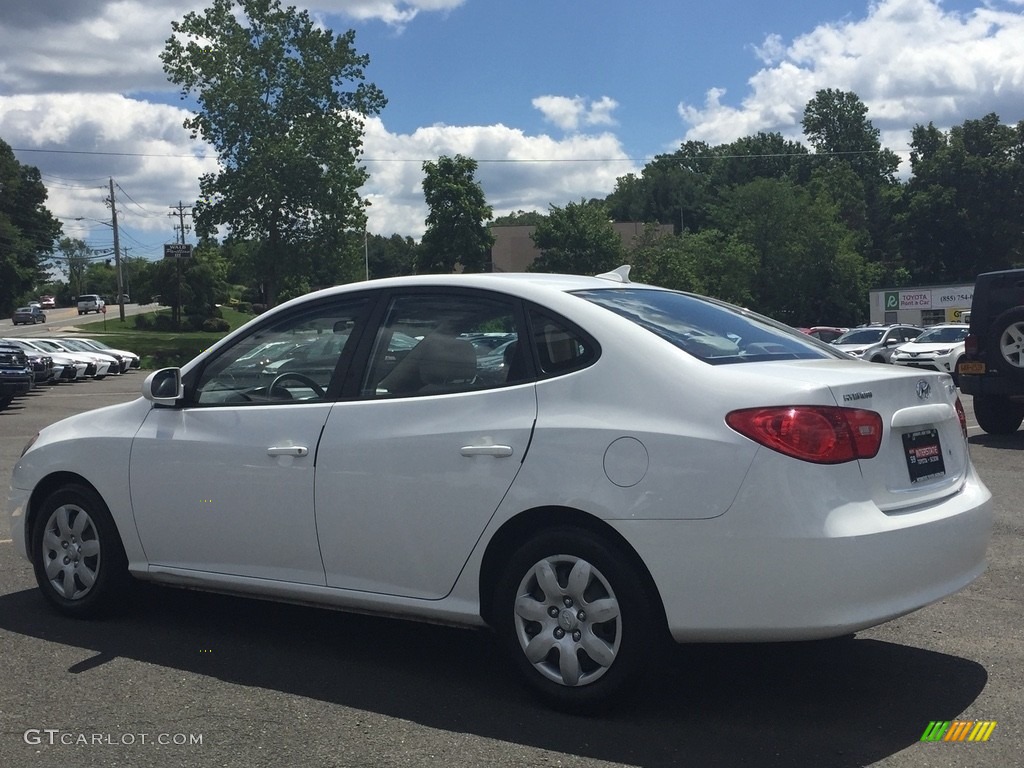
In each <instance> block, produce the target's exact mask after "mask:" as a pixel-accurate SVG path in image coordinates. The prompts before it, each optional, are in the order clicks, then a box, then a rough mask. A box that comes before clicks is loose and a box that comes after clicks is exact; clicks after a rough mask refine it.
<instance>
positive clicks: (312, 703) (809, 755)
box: [0, 373, 1024, 768]
mask: <svg viewBox="0 0 1024 768" xmlns="http://www.w3.org/2000/svg"><path fill="white" fill-rule="evenodd" d="M142 378H143V376H142V374H139V373H132V374H128V375H126V376H122V377H119V378H118V377H115V378H110V379H107V380H105V381H103V382H83V383H80V384H74V385H67V386H64V385H62V386H59V387H57V388H56V389H55V390H51V391H47V392H43V393H40V394H38V395H33V396H31V397H30V398H28V402H23V403H22V404H21V405H18V406H15V408H14V409H13V410H12V411H10V412H2V413H0V433H2V434H3V436H4V439H3V440H0V476H3V477H5V478H6V477H9V475H10V470H11V467H12V465H13V462H14V461H15V460H16V457H17V455H18V453H19V452H20V448H21V445H22V444H23V442H24V441H25V440H27V439H28V437H29V436H30V435H31V434H32V433H33V432H34V431H35V430H36V429H38V428H39V427H40V426H42V425H44V424H45V423H49V422H50V421H53V420H55V419H56V418H58V417H60V416H63V415H65V414H68V413H71V412H74V411H77V410H82V409H84V408H86V407H89V406H92V405H101V404H106V403H108V402H117V401H121V400H124V399H126V398H130V397H134V396H135V394H136V393H137V392H138V388H139V386H140V385H141V382H142ZM964 400H965V406H966V408H967V411H968V416H969V420H970V422H971V425H972V426H971V430H970V434H971V437H970V441H971V452H972V455H973V457H974V460H975V462H976V464H977V465H978V468H979V471H980V472H981V474H982V476H983V477H984V479H985V481H986V483H988V485H989V487H990V488H991V489H992V491H993V493H994V494H995V499H996V518H997V522H996V528H995V533H994V537H993V540H992V545H991V548H990V564H989V569H988V571H987V572H986V574H985V575H984V576H982V577H981V578H980V579H979V580H977V581H976V582H975V583H974V584H972V585H971V586H969V587H968V588H967V589H965V590H964V591H962V592H961V593H959V594H957V595H954V596H953V597H950V598H948V599H946V600H944V601H942V602H940V603H938V604H936V605H933V606H930V607H929V608H926V609H924V610H922V611H919V612H917V613H914V614H912V615H910V616H907V617H904V618H902V619H899V620H897V621H894V622H891V623H889V624H887V625H884V626H882V627H878V628H876V629H873V630H869V631H864V632H860V633H858V634H857V635H856V637H855V638H854V639H846V640H838V641H828V642H821V643H784V644H776V645H760V646H758V645H731V646H730V645H702V646H690V647H685V648H680V649H679V651H678V652H677V653H676V654H675V656H674V657H673V658H672V659H671V660H670V662H669V663H668V665H667V666H666V668H664V669H663V670H662V672H663V675H662V677H661V679H660V680H659V681H658V683H657V684H652V685H651V687H649V688H648V689H647V690H646V691H645V692H644V693H643V695H642V697H641V698H640V700H639V701H638V702H636V703H635V704H632V705H631V706H629V707H625V708H623V709H620V710H618V711H615V712H613V713H611V714H609V715H606V716H604V717H601V718H577V717H570V716H566V715H561V714H557V713H553V712H550V711H548V710H546V709H544V708H542V707H540V706H538V705H537V704H536V703H535V702H534V701H533V700H532V699H531V698H530V697H529V696H528V695H527V694H526V693H524V692H523V691H522V690H521V689H520V687H519V686H518V684H517V683H516V681H515V679H514V677H513V674H512V673H511V671H510V670H508V669H507V664H506V663H505V661H504V657H503V656H502V654H501V652H500V651H499V649H498V648H497V647H496V644H495V643H494V642H493V640H492V639H491V637H490V635H489V634H488V633H486V632H476V631H468V630H458V629H450V628H444V627H434V626H427V625H418V624H411V623H407V622H402V621H396V620H388V619H382V618H369V617H362V616H353V615H346V614H341V613H335V612H331V611H326V610H319V609H312V608H302V607H295V606H284V605H276V604H270V603H261V602H258V601H252V600H245V599H239V598H231V597H224V596H216V595H205V594H199V593H191V592H183V591H175V590H168V589H162V588H154V587H150V588H145V589H143V590H142V594H141V596H140V598H139V599H138V600H136V602H135V604H134V608H133V609H132V610H131V611H130V612H129V613H128V614H126V615H125V616H123V617H120V618H117V619H112V620H108V621H103V622H77V621H72V620H69V619H64V618H61V617H59V616H57V615H55V614H54V613H53V612H52V611H50V610H48V609H47V608H46V606H45V605H44V604H43V601H42V599H41V598H40V597H39V596H38V594H37V592H36V590H35V588H34V581H33V577H32V572H31V569H30V567H29V565H28V563H26V562H24V561H22V560H21V559H20V558H18V557H16V556H15V554H14V552H13V548H12V545H11V544H10V543H9V542H6V541H0V658H2V659H3V665H2V671H0V680H2V681H3V682H2V684H0V723H2V728H0V766H17V767H18V768H35V767H36V766H39V767H40V768H58V766H66V765H68V764H74V765H76V766H81V767H83V768H88V767H92V766H97V767H100V766H102V767H103V768H108V767H110V766H131V767H132V768H145V767H147V766H154V767H158V768H174V767H175V766H204V767H205V766H245V767H246V768H249V767H251V766H303V767H304V768H306V767H308V768H316V767H319V766H351V767H352V768H356V767H357V766H358V767H360V768H363V767H376V766H396V767H397V766H402V767H403V768H404V767H405V766H413V767H431V768H433V767H434V766H457V767H461V766H466V767H470V766H472V767H474V768H475V767H476V766H516V767H519V766H565V767H567V768H573V767H577V766H657V767H660V766H682V765H693V766H726V767H730V766H797V767H798V768H812V767H813V768H820V767H822V766H827V767H829V768H834V767H838V768H846V767H852V766H862V765H878V766H893V767H895V768H924V767H925V766H972V767H973V766H999V767H1000V768H1004V767H1005V766H1011V765H1020V761H1021V758H1020V756H1021V754H1024V724H1022V713H1024V620H1022V617H1024V593H1022V590H1021V584H1022V580H1024V524H1022V522H1021V512H1020V508H1019V499H1020V498H1021V496H1022V495H1024V494H1022V491H1024V487H1022V478H1021V472H1020V467H1021V457H1022V451H1024V431H1022V432H1018V433H1017V434H1016V435H1013V436H1010V437H1003V438H994V437H991V436H988V435H984V434H982V433H981V432H980V430H978V428H977V427H976V426H974V425H973V418H972V412H971V408H970V398H969V397H966V398H964ZM8 525H9V524H8V521H7V520H3V522H2V526H3V527H0V540H2V539H6V538H9V536H7V535H5V534H4V532H5V531H7V530H9V528H8V527H7V526H8ZM225 546H230V542H225ZM882 567H884V564H883V565H882ZM794 578H799V576H798V575H795V576H794ZM684 588H695V589H696V588H699V585H684ZM783 588H784V587H783ZM951 719H970V720H994V721H996V722H997V726H996V728H995V730H994V731H993V733H992V736H991V739H990V740H989V741H988V742H985V743H922V742H920V738H921V735H922V733H923V732H924V729H925V727H926V726H927V725H928V723H929V721H932V720H951ZM161 740H163V741H166V742H168V743H166V744H161V743H159V742H160V741H161ZM197 741H199V742H201V743H197Z"/></svg>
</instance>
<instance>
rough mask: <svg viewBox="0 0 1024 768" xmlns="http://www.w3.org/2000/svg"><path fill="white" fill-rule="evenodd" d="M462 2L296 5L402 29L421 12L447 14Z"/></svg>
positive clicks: (375, 0)
mask: <svg viewBox="0 0 1024 768" xmlns="http://www.w3.org/2000/svg"><path fill="white" fill-rule="evenodd" d="M464 2H465V0H407V2H389V0H315V1H314V2H307V3H297V5H304V6H306V7H308V8H309V9H310V10H311V11H313V12H320V11H322V12H324V13H341V14H344V15H346V16H349V17H350V18H353V19H357V20H360V21H365V20H368V19H380V20H381V21H384V22H386V23H387V24H391V25H392V26H396V27H402V26H404V25H406V24H408V23H409V22H411V21H412V20H413V19H415V18H416V16H418V15H419V13H420V12H421V11H427V12H429V11H435V12H436V11H441V12H447V11H451V10H454V9H455V8H458V7H459V6H460V5H462V4H463V3H464Z"/></svg>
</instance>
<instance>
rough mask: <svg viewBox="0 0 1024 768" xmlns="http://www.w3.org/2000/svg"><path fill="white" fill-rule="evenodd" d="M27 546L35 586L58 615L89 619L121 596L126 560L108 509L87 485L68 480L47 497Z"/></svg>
mask: <svg viewBox="0 0 1024 768" xmlns="http://www.w3.org/2000/svg"><path fill="white" fill-rule="evenodd" d="M31 546H32V564H33V567H34V570H35V575H36V581H37V582H38V584H39V588H40V589H41V590H42V592H43V595H44V596H45V597H46V599H47V600H48V601H49V602H50V604H51V605H53V606H54V607H55V608H57V609H58V610H59V611H60V612H61V613H65V614H67V615H69V616H75V617H79V618H92V617H94V616H97V615H101V614H103V613H107V612H110V611H111V610H113V609H114V608H116V607H119V605H120V602H121V601H122V600H123V599H124V597H125V596H126V593H127V590H128V587H129V586H130V584H131V576H130V575H129V573H128V559H127V557H126V556H125V552H124V547H123V546H122V544H121V539H120V536H119V535H118V532H117V527H116V526H115V525H114V520H113V518H112V517H111V515H110V510H108V509H107V505H106V504H105V503H104V502H103V499H102V498H100V496H99V494H97V493H96V492H95V491H94V490H93V489H92V488H89V487H87V486H84V485H78V484H68V485H65V486H62V487H61V488H59V489H57V490H55V491H53V492H52V493H51V494H50V495H49V496H47V497H46V499H45V501H43V505H42V507H41V508H40V510H39V514H38V516H37V517H36V519H35V524H34V526H33V530H32V539H31Z"/></svg>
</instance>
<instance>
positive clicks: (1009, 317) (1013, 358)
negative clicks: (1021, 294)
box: [988, 307, 1024, 380]
mask: <svg viewBox="0 0 1024 768" xmlns="http://www.w3.org/2000/svg"><path fill="white" fill-rule="evenodd" d="M991 328H992V332H991V334H990V336H989V339H988V346H989V362H990V363H991V365H992V366H993V367H994V368H996V369H997V370H999V371H1002V372H1004V373H1005V374H1006V375H1007V376H1012V377H1014V378H1016V379H1018V380H1024V307H1014V308H1013V309H1009V310H1007V311H1006V312H1003V314H1001V315H999V317H997V318H996V319H995V320H994V321H993V322H992V325H991Z"/></svg>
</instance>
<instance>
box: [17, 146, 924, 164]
mask: <svg viewBox="0 0 1024 768" xmlns="http://www.w3.org/2000/svg"><path fill="white" fill-rule="evenodd" d="M13 150H14V151H15V152H52V153H55V154H64V155H105V156H113V157H149V158H152V157H167V158H194V159H202V160H209V159H215V158H214V156H212V155H208V154H188V155H173V154H150V153H144V152H96V151H84V150H74V149H21V148H18V147H13ZM886 151H888V152H893V153H895V154H909V153H910V152H911V151H912V150H911V148H910V147H907V148H905V149H890V148H888V147H882V148H880V149H877V150H874V149H862V150H851V151H847V152H777V153H765V154H737V155H718V154H704V155H686V156H685V159H687V160H742V159H752V160H753V159H762V158H770V157H791V158H821V157H846V156H851V155H877V154H880V153H882V152H886ZM673 154H674V153H671V152H664V153H661V154H659V155H655V156H654V157H671V156H672V155H673ZM433 159H434V158H406V157H361V158H359V160H358V162H360V163H419V164H422V163H425V162H430V161H432V160H433ZM474 159H475V160H476V163H477V164H478V165H484V164H488V165H502V164H509V165H512V164H521V165H534V164H540V163H646V162H651V161H652V160H653V159H654V158H652V157H554V158H546V159H545V158H490V159H483V160H479V159H476V158H474Z"/></svg>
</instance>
